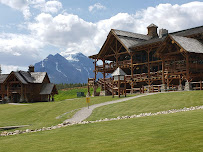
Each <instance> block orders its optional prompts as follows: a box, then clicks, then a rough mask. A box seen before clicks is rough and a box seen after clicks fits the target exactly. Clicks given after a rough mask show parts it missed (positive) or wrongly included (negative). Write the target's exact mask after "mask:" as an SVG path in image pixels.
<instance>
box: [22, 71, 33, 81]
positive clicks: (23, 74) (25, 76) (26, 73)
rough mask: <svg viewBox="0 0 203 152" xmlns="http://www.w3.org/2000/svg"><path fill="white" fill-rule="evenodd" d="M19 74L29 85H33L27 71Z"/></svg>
mask: <svg viewBox="0 0 203 152" xmlns="http://www.w3.org/2000/svg"><path fill="white" fill-rule="evenodd" d="M19 73H20V74H21V75H22V76H23V78H24V79H25V80H26V81H27V82H29V83H33V81H34V78H33V77H32V76H31V74H30V72H27V71H19Z"/></svg>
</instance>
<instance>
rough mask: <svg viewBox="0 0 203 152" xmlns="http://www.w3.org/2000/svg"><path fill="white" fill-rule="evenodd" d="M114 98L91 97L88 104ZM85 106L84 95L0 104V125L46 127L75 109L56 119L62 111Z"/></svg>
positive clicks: (56, 122) (68, 116)
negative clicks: (51, 100) (47, 100)
mask: <svg viewBox="0 0 203 152" xmlns="http://www.w3.org/2000/svg"><path fill="white" fill-rule="evenodd" d="M116 99H118V97H116V98H112V97H111V96H106V97H101V96H100V97H91V99H90V105H92V104H97V103H102V102H106V101H111V100H116ZM85 106H87V104H86V98H84V97H83V98H76V99H73V100H64V101H55V102H38V103H31V104H29V105H9V104H0V127H4V126H16V125H31V126H30V127H26V128H29V129H36V128H40V127H48V126H51V125H56V124H58V123H61V122H63V121H64V120H66V119H68V118H70V117H71V116H72V115H73V114H74V113H75V112H76V111H75V112H72V113H69V114H66V115H64V116H63V117H61V118H60V119H56V117H58V116H60V115H62V114H63V113H66V112H69V111H71V110H74V109H78V108H82V107H85ZM21 129H25V128H21Z"/></svg>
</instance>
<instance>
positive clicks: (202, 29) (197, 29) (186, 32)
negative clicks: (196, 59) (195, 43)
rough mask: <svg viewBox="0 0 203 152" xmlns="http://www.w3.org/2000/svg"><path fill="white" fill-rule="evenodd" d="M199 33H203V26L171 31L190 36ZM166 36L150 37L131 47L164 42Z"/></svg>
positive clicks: (175, 33) (178, 34) (177, 34)
mask: <svg viewBox="0 0 203 152" xmlns="http://www.w3.org/2000/svg"><path fill="white" fill-rule="evenodd" d="M198 33H203V26H199V27H195V28H190V29H186V30H182V31H177V32H173V33H169V34H170V35H175V36H189V35H193V34H198ZM165 38H166V36H165V37H162V38H153V39H150V40H147V41H143V42H140V43H137V44H135V45H133V46H131V48H134V47H137V46H143V45H147V44H153V43H157V42H162V41H164V39H165Z"/></svg>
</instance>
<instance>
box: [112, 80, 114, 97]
mask: <svg viewBox="0 0 203 152" xmlns="http://www.w3.org/2000/svg"><path fill="white" fill-rule="evenodd" d="M112 98H114V78H112Z"/></svg>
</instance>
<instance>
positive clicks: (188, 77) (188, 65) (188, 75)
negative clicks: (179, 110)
mask: <svg viewBox="0 0 203 152" xmlns="http://www.w3.org/2000/svg"><path fill="white" fill-rule="evenodd" d="M186 79H187V81H186V82H185V91H190V90H192V88H191V84H190V82H189V81H190V63H189V54H188V53H187V54H186Z"/></svg>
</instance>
